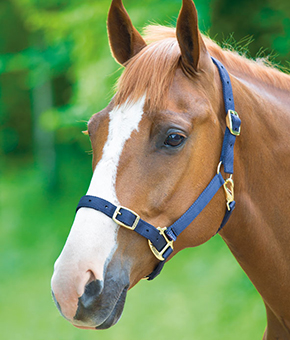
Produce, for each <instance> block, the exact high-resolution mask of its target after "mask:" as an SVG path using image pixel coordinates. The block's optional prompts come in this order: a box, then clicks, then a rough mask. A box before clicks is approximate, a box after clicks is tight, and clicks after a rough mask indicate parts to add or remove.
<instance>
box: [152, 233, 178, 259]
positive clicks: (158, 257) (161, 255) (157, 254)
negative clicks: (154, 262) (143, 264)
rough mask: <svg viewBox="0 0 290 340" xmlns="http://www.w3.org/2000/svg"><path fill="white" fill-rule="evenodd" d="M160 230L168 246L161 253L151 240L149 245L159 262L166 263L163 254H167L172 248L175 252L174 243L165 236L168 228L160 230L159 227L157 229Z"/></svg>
mask: <svg viewBox="0 0 290 340" xmlns="http://www.w3.org/2000/svg"><path fill="white" fill-rule="evenodd" d="M157 229H158V230H159V234H160V235H162V236H163V237H164V238H165V241H166V245H165V246H164V248H163V249H162V250H160V251H158V250H157V249H156V248H155V247H154V246H153V244H152V242H151V241H150V240H148V244H149V247H150V249H151V251H152V253H153V255H154V256H155V257H156V258H157V259H158V260H159V261H164V257H163V254H164V253H165V251H166V250H167V249H168V248H169V247H170V248H171V249H172V250H173V241H172V240H171V241H170V240H169V239H168V237H167V236H166V234H165V230H166V229H167V228H160V227H158V228H157Z"/></svg>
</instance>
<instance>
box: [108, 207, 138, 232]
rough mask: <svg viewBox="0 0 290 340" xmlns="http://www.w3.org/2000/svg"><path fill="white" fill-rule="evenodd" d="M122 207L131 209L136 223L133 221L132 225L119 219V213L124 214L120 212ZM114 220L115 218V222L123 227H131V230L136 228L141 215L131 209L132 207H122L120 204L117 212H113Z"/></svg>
mask: <svg viewBox="0 0 290 340" xmlns="http://www.w3.org/2000/svg"><path fill="white" fill-rule="evenodd" d="M121 209H124V210H127V211H130V213H132V214H133V215H134V216H135V221H134V223H133V225H132V226H130V225H127V224H125V223H123V222H121V221H119V220H118V219H117V216H118V215H122V213H121V212H120V210H121ZM112 220H113V221H114V222H115V223H117V224H119V225H120V226H121V227H124V228H127V229H129V230H134V229H135V228H136V227H137V224H138V222H139V220H140V216H139V215H138V214H136V213H135V212H134V211H133V210H130V209H128V208H125V207H122V206H121V205H119V206H118V207H117V208H116V210H115V212H114V214H113V217H112Z"/></svg>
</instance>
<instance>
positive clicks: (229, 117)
mask: <svg viewBox="0 0 290 340" xmlns="http://www.w3.org/2000/svg"><path fill="white" fill-rule="evenodd" d="M232 114H233V115H234V116H236V117H239V115H238V113H237V112H236V111H234V110H228V113H227V115H226V125H227V127H228V129H229V130H230V132H231V134H232V135H234V136H239V135H240V133H241V127H239V130H238V131H235V130H234V129H233V120H232Z"/></svg>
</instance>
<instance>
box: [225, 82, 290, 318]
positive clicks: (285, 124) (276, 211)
mask: <svg viewBox="0 0 290 340" xmlns="http://www.w3.org/2000/svg"><path fill="white" fill-rule="evenodd" d="M233 89H234V94H236V95H235V102H236V110H237V112H238V113H239V115H240V117H241V120H242V127H241V129H242V130H241V135H240V136H239V137H238V138H237V142H236V146H235V173H234V179H235V194H236V210H235V211H234V213H233V216H232V217H231V219H230V220H229V222H228V224H227V225H226V226H225V227H224V229H223V230H222V231H221V236H222V237H223V239H224V240H225V242H226V243H227V244H228V246H229V248H230V249H231V251H232V253H233V254H234V256H235V257H236V259H237V260H238V262H239V263H240V265H241V266H242V267H243V269H244V270H245V272H246V273H247V274H248V276H249V277H250V279H251V280H252V282H253V283H254V284H255V286H256V288H257V289H258V291H259V292H260V294H261V295H262V296H263V298H264V300H265V301H266V303H267V304H268V305H270V306H271V308H273V309H274V310H279V308H280V310H279V313H282V314H283V315H287V317H286V318H287V319H289V320H290V310H289V303H290V284H289V282H290V250H289V249H290V248H289V245H290V209H289V199H290V178H289V177H290V138H289V136H290V99H289V98H290V88H289V91H288V94H287V90H283V89H278V88H275V87H271V86H270V85H264V86H263V85H262V84H261V83H260V81H259V80H257V81H256V82H254V81H250V79H249V77H246V76H245V77H244V79H234V80H233ZM281 301H282V302H283V303H281ZM284 306H285V308H284ZM283 308H284V309H283Z"/></svg>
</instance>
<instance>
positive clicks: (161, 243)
mask: <svg viewBox="0 0 290 340" xmlns="http://www.w3.org/2000/svg"><path fill="white" fill-rule="evenodd" d="M212 60H213V62H214V64H215V65H216V66H217V68H218V71H219V75H220V79H221V82H222V88H223V97H224V104H225V110H226V114H227V119H228V120H229V122H230V127H229V126H228V124H227V127H226V131H225V135H224V140H223V145H222V151H221V157H220V162H221V164H223V166H224V172H225V173H227V174H233V171H234V144H235V140H236V136H237V135H238V134H239V129H240V125H241V120H240V118H239V117H238V115H237V114H236V112H235V104H234V97H233V90H232V85H231V80H230V76H229V74H228V72H227V70H226V69H225V67H224V66H223V65H222V63H221V62H220V61H218V60H217V59H215V58H213V57H212ZM224 184H225V180H224V178H223V177H222V175H221V173H220V172H218V173H217V174H216V175H215V176H214V178H213V179H212V180H211V181H210V183H209V184H208V186H207V187H206V188H205V189H204V191H203V192H202V193H201V194H200V196H199V197H198V198H197V200H196V201H195V202H194V203H193V204H192V205H191V206H190V208H189V209H188V210H187V211H186V212H185V213H184V214H183V215H182V216H181V217H180V218H179V219H178V220H177V221H176V222H174V223H173V224H172V225H171V226H170V227H168V228H167V229H166V230H165V231H164V234H165V236H164V235H163V234H162V233H160V230H158V229H157V228H155V227H154V226H152V225H151V224H149V223H147V222H145V221H144V220H142V219H141V218H139V216H138V215H137V214H136V213H134V212H133V211H131V210H129V209H127V208H124V207H116V206H115V205H114V204H112V203H110V202H108V201H106V200H104V199H102V198H100V197H95V196H89V195H86V196H83V197H82V198H81V200H80V202H79V204H78V206H77V209H76V211H78V210H79V209H80V208H83V207H86V208H92V209H95V210H98V211H100V212H102V213H104V214H106V215H107V216H108V217H110V218H112V219H113V220H114V221H115V222H116V223H117V224H119V225H121V226H123V227H125V228H128V229H130V230H134V231H136V232H137V233H138V234H139V235H141V236H143V237H145V238H147V239H148V240H149V241H150V242H151V243H152V245H153V246H154V247H155V248H156V250H157V251H158V252H162V257H163V258H164V260H163V261H160V262H159V264H158V265H157V267H156V268H155V269H154V271H153V272H152V273H151V274H150V275H149V276H148V280H153V279H154V278H155V277H156V276H157V275H158V274H159V273H160V271H161V269H162V268H163V266H164V264H165V261H166V260H167V258H168V257H169V256H170V254H171V253H172V251H173V248H172V247H170V246H169V242H170V240H172V241H175V240H176V238H177V236H178V235H179V234H180V233H181V232H182V231H183V230H184V229H185V228H186V227H188V226H189V225H190V224H191V223H192V221H193V220H194V219H195V218H196V217H197V216H198V215H199V214H200V213H201V212H202V210H203V209H204V208H205V207H206V206H207V205H208V203H209V202H210V201H211V200H212V198H213V197H214V196H215V194H216V193H217V191H218V190H219V189H220V187H221V186H222V185H224ZM234 208H235V201H232V202H228V209H226V213H225V216H224V218H223V221H222V223H221V225H220V227H219V229H218V231H217V232H219V231H220V230H221V229H222V227H223V226H224V225H225V224H226V223H227V221H228V219H229V217H230V215H231V213H232V211H233V210H234ZM166 237H167V240H166ZM163 251H164V252H163Z"/></svg>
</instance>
